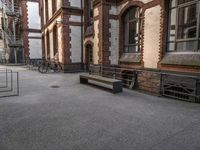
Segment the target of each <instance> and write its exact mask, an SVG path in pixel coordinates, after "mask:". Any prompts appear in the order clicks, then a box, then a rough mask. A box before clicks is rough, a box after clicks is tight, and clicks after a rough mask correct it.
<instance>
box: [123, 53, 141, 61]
mask: <svg viewBox="0 0 200 150" xmlns="http://www.w3.org/2000/svg"><path fill="white" fill-rule="evenodd" d="M141 58H142V57H141V53H124V54H123V55H122V56H121V57H120V62H122V63H140V62H141Z"/></svg>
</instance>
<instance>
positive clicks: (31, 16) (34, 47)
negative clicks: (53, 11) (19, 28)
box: [27, 1, 42, 59]
mask: <svg viewBox="0 0 200 150" xmlns="http://www.w3.org/2000/svg"><path fill="white" fill-rule="evenodd" d="M27 11H28V28H29V29H28V30H29V33H28V40H29V58H30V59H41V58H42V45H41V31H40V30H41V20H40V15H39V2H33V1H27Z"/></svg>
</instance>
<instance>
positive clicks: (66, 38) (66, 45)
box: [61, 12, 72, 69]
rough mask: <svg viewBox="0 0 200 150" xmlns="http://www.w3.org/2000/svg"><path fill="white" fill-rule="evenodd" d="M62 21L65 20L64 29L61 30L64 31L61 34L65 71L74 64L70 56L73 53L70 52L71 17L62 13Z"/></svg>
mask: <svg viewBox="0 0 200 150" xmlns="http://www.w3.org/2000/svg"><path fill="white" fill-rule="evenodd" d="M62 20H63V23H62V29H61V30H62V31H61V33H62V64H63V67H64V69H65V66H67V65H69V64H71V62H72V61H71V59H70V56H71V52H70V48H71V44H70V41H71V38H70V33H71V30H70V28H69V24H68V22H69V15H68V14H67V13H66V12H63V13H62Z"/></svg>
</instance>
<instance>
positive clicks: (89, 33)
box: [85, 25, 94, 37]
mask: <svg viewBox="0 0 200 150" xmlns="http://www.w3.org/2000/svg"><path fill="white" fill-rule="evenodd" d="M93 28H94V27H93V25H91V26H89V27H87V29H86V31H85V37H88V36H92V35H93V34H94V29H93Z"/></svg>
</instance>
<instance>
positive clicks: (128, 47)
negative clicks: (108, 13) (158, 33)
mask: <svg viewBox="0 0 200 150" xmlns="http://www.w3.org/2000/svg"><path fill="white" fill-rule="evenodd" d="M140 20H141V19H140V8H139V7H137V6H134V7H131V8H130V9H128V10H127V11H126V12H125V14H124V15H123V24H124V52H125V53H137V52H140V22H141V21H140Z"/></svg>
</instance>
